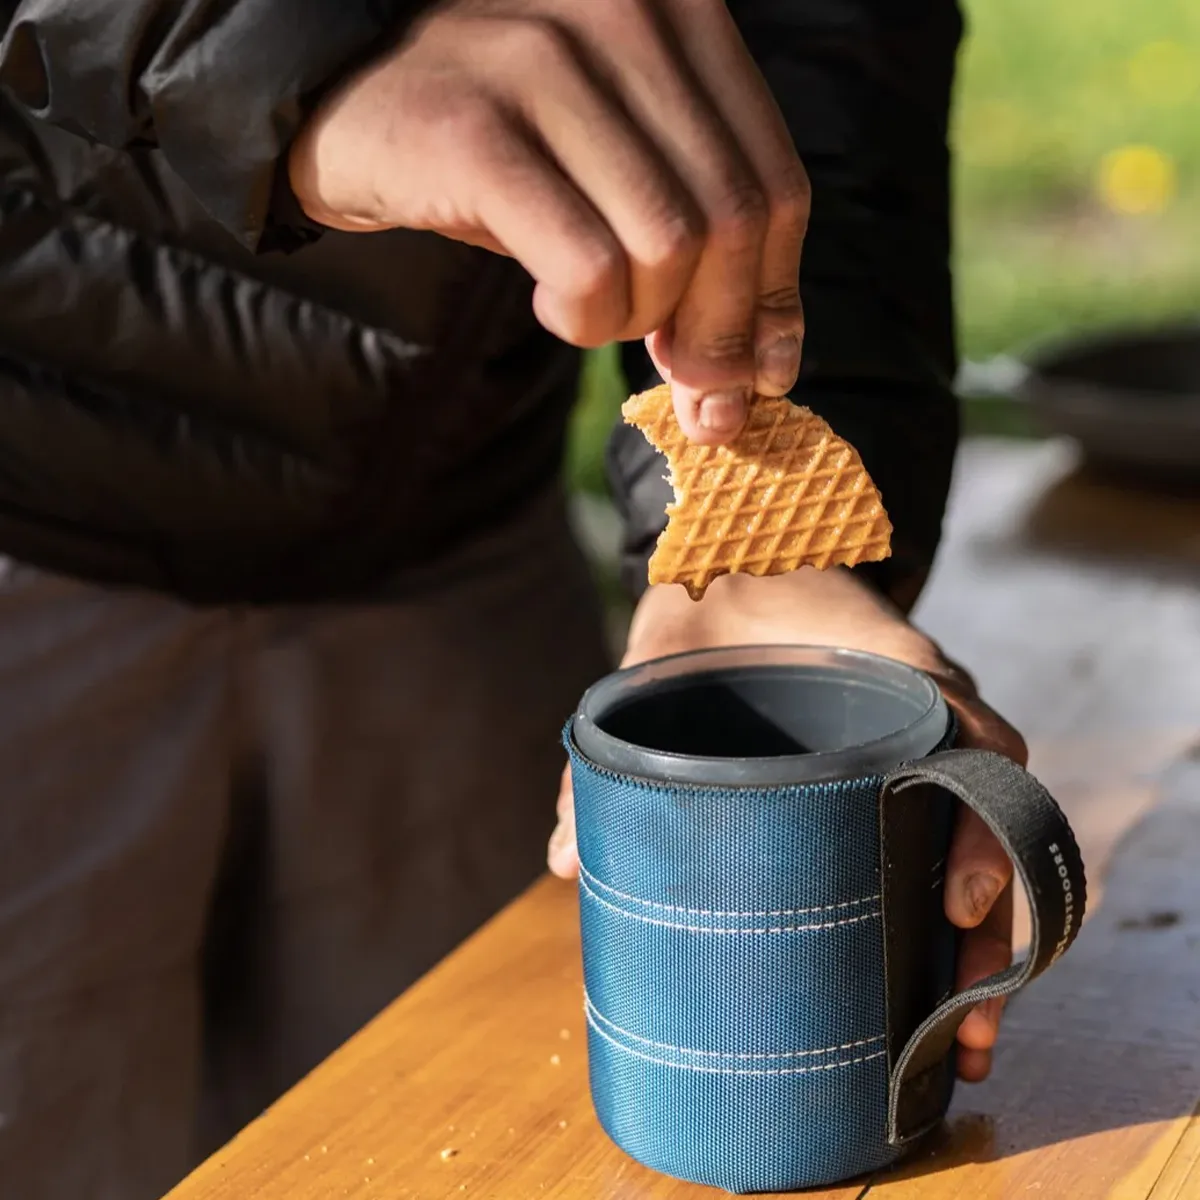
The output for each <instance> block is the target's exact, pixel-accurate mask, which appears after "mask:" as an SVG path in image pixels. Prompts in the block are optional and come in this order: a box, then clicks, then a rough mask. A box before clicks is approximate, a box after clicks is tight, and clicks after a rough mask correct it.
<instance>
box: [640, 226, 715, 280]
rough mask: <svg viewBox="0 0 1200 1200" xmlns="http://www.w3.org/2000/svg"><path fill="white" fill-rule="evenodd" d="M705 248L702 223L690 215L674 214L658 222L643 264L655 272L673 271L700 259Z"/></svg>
mask: <svg viewBox="0 0 1200 1200" xmlns="http://www.w3.org/2000/svg"><path fill="white" fill-rule="evenodd" d="M703 244H704V233H703V228H702V226H701V224H700V222H699V221H698V220H696V219H695V218H694V217H693V216H691V215H690V214H688V213H676V214H672V215H671V216H668V217H664V218H662V219H661V220H659V221H658V222H656V224H655V228H654V229H653V231H652V232H651V233H650V235H649V237H648V239H647V245H646V248H645V250H644V252H643V261H644V262H645V263H646V265H647V266H648V267H649V268H650V269H651V270H653V271H668V270H672V269H674V268H677V267H679V266H682V265H684V264H686V263H688V262H691V261H693V260H694V259H696V258H698V257H699V255H700V250H701V248H702V247H703Z"/></svg>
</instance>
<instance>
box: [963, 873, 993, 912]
mask: <svg viewBox="0 0 1200 1200" xmlns="http://www.w3.org/2000/svg"><path fill="white" fill-rule="evenodd" d="M999 894H1000V881H999V880H998V879H997V878H996V877H995V876H994V875H988V874H985V873H980V874H978V875H972V876H971V877H970V878H969V879H968V880H967V883H966V896H967V910H968V912H970V914H971V916H972V917H974V918H975V920H976V921H982V920H983V918H984V917H986V916H987V915H988V913H989V912H990V911H991V908H992V905H993V904H995V902H996V897H997V896H998V895H999Z"/></svg>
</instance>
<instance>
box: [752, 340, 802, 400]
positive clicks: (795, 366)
mask: <svg viewBox="0 0 1200 1200" xmlns="http://www.w3.org/2000/svg"><path fill="white" fill-rule="evenodd" d="M799 374H800V339H799V338H798V337H797V336H796V335H795V334H794V333H785V334H784V335H783V336H782V337H780V338H776V339H775V341H773V342H772V343H771V344H770V345H769V346H767V347H766V348H765V349H763V350H760V351H759V354H758V380H757V387H758V390H759V391H760V392H768V393H771V392H778V393H780V394H782V393H784V392H787V391H790V390H791V389H792V388H793V387H794V386H795V383H796V377H797V376H798V375H799Z"/></svg>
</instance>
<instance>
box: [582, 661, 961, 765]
mask: <svg viewBox="0 0 1200 1200" xmlns="http://www.w3.org/2000/svg"><path fill="white" fill-rule="evenodd" d="M692 665H695V666H696V667H697V670H696V671H695V672H692V671H690V670H689V669H688V668H689V667H691V666H692ZM722 667H724V669H726V670H731V669H734V668H741V669H746V668H755V667H761V668H767V669H769V668H772V667H776V668H782V669H785V670H786V669H787V668H789V667H791V668H795V669H796V670H798V671H803V672H805V673H806V674H809V675H813V674H814V673H815V672H823V673H825V674H826V675H827V676H829V677H832V676H833V675H834V674H836V675H837V682H838V683H840V684H841V685H842V686H852V687H861V688H866V689H870V690H873V691H876V692H881V693H887V694H889V695H891V696H893V697H895V698H896V699H898V700H899V699H908V700H910V701H911V700H913V699H916V701H917V702H916V703H915V704H914V705H913V711H914V713H915V714H916V715H914V717H913V719H912V720H911V721H909V722H908V723H907V724H906V725H905V726H903V727H902V728H900V729H897V730H893V731H892V732H890V733H886V734H883V735H881V736H880V737H877V738H873V739H871V740H870V741H867V742H863V743H861V744H859V745H856V746H849V747H840V748H838V749H835V750H817V751H812V752H809V753H804V754H782V755H773V756H769V757H768V756H763V757H754V756H745V757H737V756H721V757H715V756H713V757H710V756H707V755H700V754H683V753H678V752H675V751H667V750H657V749H655V748H653V747H648V746H641V745H638V744H636V743H633V742H628V741H626V740H624V739H623V738H619V737H616V736H615V735H613V734H611V733H608V732H607V731H605V730H604V729H602V728H601V726H600V724H599V721H600V720H602V719H603V716H604V715H605V712H606V711H609V710H605V709H601V711H597V709H598V708H600V706H601V705H603V704H604V702H605V701H611V700H612V699H613V698H614V696H620V695H621V694H622V693H624V694H627V695H628V694H630V693H632V691H633V690H634V689H635V688H637V687H638V686H647V685H651V684H653V683H655V682H660V681H669V680H671V679H677V678H681V677H684V676H686V675H688V674H693V673H694V674H697V675H699V674H702V673H704V674H707V673H715V672H719V671H720V670H721V669H722ZM818 677H819V676H818ZM950 725H951V718H950V710H949V707H948V705H947V704H946V700H945V697H944V696H943V695H942V692H941V689H940V688H939V687H938V686H937V684H936V683H935V682H934V680H933V679H932V677H931V676H930V675H929V674H927V673H926V672H925V671H922V670H920V669H919V668H917V667H913V666H911V665H910V664H908V663H904V662H900V661H899V660H897V659H893V658H887V657H885V656H883V655H880V654H873V653H871V652H870V651H866V650H852V649H848V648H845V647H838V646H819V645H798V644H792V643H778V644H776V643H747V644H745V645H737V646H717V647H708V648H705V649H703V650H685V651H681V652H677V653H675V654H668V655H662V656H660V657H658V658H653V659H647V660H646V661H645V662H641V663H635V664H633V665H632V666H629V667H622V668H619V669H618V670H616V671H613V672H611V673H610V674H608V675H605V676H604V677H603V678H602V679H599V680H597V681H596V682H595V683H593V684H592V685H591V686H590V687H589V688H588V689H587V690H586V691H585V692H584V694H583V696H582V698H581V699H580V701H579V705H578V707H577V708H576V710H575V714H574V715H573V717H572V719H571V740H572V742H573V744H574V748H575V749H576V750H577V751H578V752H579V753H580V754H581V755H583V757H585V758H587V759H588V760H589V761H590V762H592V763H593V764H595V765H596V766H599V767H601V768H604V769H607V770H611V771H613V772H615V773H617V774H620V775H625V776H630V777H633V778H641V779H646V780H650V781H653V782H658V783H663V782H666V783H685V784H691V785H701V786H711V787H764V786H788V785H798V786H799V785H806V784H810V783H820V782H828V781H830V780H849V779H860V778H865V777H871V776H875V775H883V774H886V773H887V772H888V771H890V770H892V769H894V768H895V767H898V766H899V765H900V764H901V763H903V762H907V761H911V760H914V759H919V758H924V757H925V756H926V755H928V754H930V753H932V752H933V751H934V750H936V749H937V748H938V746H939V745H941V744H942V742H943V741H944V740H945V737H946V734H947V733H948V731H949V729H950Z"/></svg>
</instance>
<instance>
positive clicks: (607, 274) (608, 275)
mask: <svg viewBox="0 0 1200 1200" xmlns="http://www.w3.org/2000/svg"><path fill="white" fill-rule="evenodd" d="M624 276H625V263H624V259H623V258H622V256H621V254H620V252H619V251H618V250H617V249H616V248H615V247H612V246H606V245H603V244H596V245H594V246H590V247H582V248H580V249H579V251H578V252H577V253H576V256H575V261H574V262H573V264H572V267H571V272H570V278H569V280H568V288H569V291H570V293H571V294H572V295H573V296H575V298H576V299H578V300H581V301H590V300H595V299H597V298H599V297H602V296H605V295H607V294H609V293H610V292H612V291H614V290H615V289H616V288H618V287H620V286H621V284H622V281H623V280H624Z"/></svg>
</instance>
